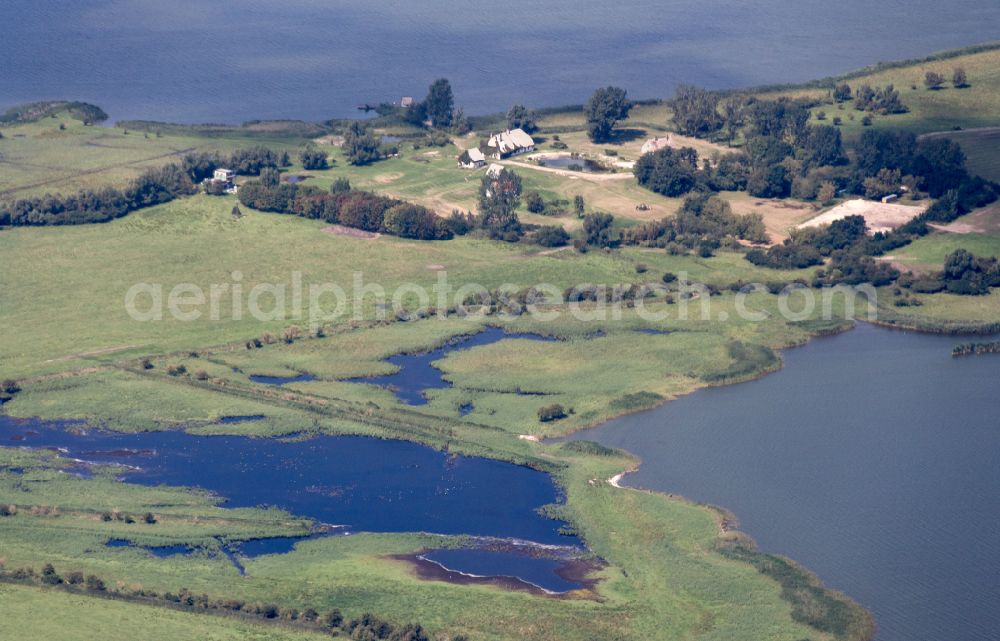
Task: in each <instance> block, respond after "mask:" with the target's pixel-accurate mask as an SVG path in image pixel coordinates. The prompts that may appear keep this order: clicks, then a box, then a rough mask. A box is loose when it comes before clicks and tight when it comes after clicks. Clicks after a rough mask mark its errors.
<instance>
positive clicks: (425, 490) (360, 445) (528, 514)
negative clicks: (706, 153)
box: [0, 416, 578, 545]
mask: <svg viewBox="0 0 1000 641" xmlns="http://www.w3.org/2000/svg"><path fill="white" fill-rule="evenodd" d="M64 427H65V425H64V424H59V423H43V422H39V421H32V420H29V421H22V420H14V419H10V418H8V417H5V416H0V442H2V443H3V444H5V445H9V446H29V447H46V448H53V447H58V448H62V449H63V451H64V456H66V457H69V458H79V459H84V460H87V461H92V462H106V463H118V464H126V465H130V466H135V467H138V468H139V469H138V470H136V471H132V472H128V473H126V475H125V477H124V478H125V480H126V481H128V482H130V483H140V484H143V485H158V484H165V485H174V486H197V487H200V488H203V489H206V490H210V491H212V492H214V493H216V494H218V495H220V496H223V497H225V498H226V503H225V506H226V507H253V506H260V505H275V506H278V507H280V508H282V509H285V510H287V511H288V512H291V513H292V514H295V515H297V516H304V517H309V518H312V519H315V520H316V521H319V522H320V523H326V524H333V525H343V526H346V527H347V528H348V529H349V530H351V531H368V532H411V531H422V532H431V533H436V534H470V535H477V536H489V537H501V538H510V539H523V540H526V541H534V542H538V543H545V544H564V545H573V544H576V543H578V541H577V539H575V538H573V537H565V536H561V535H560V534H559V528H560V527H561V525H562V524H561V523H559V522H557V521H553V520H550V519H547V518H544V517H542V516H540V515H539V514H537V513H536V512H535V509H536V508H538V507H540V506H542V505H545V504H548V503H553V502H556V501H558V500H559V494H558V492H557V488H556V486H555V485H554V483H553V482H552V479H551V478H550V477H549V476H548V475H547V474H545V473H543V472H538V471H536V470H531V469H529V468H526V467H520V466H517V465H512V464H510V463H504V462H501V461H494V460H490V459H484V458H474V457H465V456H452V455H448V454H446V453H444V452H438V451H436V450H433V449H431V448H428V447H425V446H422V445H418V444H415V443H409V442H405V441H390V440H378V439H374V438H364V437H353V436H337V437H334V436H317V437H313V438H310V439H308V440H298V441H281V440H275V439H257V438H246V437H240V436H193V435H190V434H186V433H184V432H178V431H170V432H144V433H138V434H119V433H112V432H103V431H96V430H94V431H87V432H84V433H76V432H69V431H66V429H64Z"/></svg>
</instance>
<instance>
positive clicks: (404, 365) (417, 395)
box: [251, 327, 556, 416]
mask: <svg viewBox="0 0 1000 641" xmlns="http://www.w3.org/2000/svg"><path fill="white" fill-rule="evenodd" d="M513 339H522V340H533V341H553V340H556V339H555V338H551V337H548V336H541V335H539V334H524V333H521V334H508V333H506V332H504V331H503V330H502V329H500V328H497V327H487V328H486V329H484V330H483V331H481V332H479V333H478V334H471V335H469V336H460V337H458V338H456V339H455V340H452V341H449V342H448V343H447V344H446V345H443V346H441V347H439V348H437V349H435V350H431V351H429V352H420V353H417V354H396V355H394V356H390V357H389V358H387V359H386V362H387V363H391V364H393V365H395V366H396V367H398V368H399V370H398V371H396V372H394V373H392V374H385V375H383V376H367V377H363V378H352V379H348V382H350V383H368V384H370V385H380V386H383V387H388V388H389V389H391V390H392V391H393V393H395V394H396V397H397V398H399V400H401V401H403V402H404V403H407V404H408V405H426V404H427V397H426V396H425V392H427V391H428V390H431V389H443V388H446V387H451V386H452V383H451V382H450V381H447V380H445V378H444V376H443V375H442V372H441V370H439V369H437V368H436V367H434V363H435V362H436V361H439V360H441V359H442V358H444V357H445V356H447V355H448V354H450V353H451V352H455V351H459V350H463V349H470V348H473V347H480V346H482V345H490V344H492V343H497V342H500V341H502V340H513ZM251 378H252V377H251ZM465 407H466V406H463V407H462V408H460V409H459V414H460V415H462V416H464V415H465V414H468V413H469V412H471V411H472V408H471V407H470V408H469V410H468V411H465V409H464V408H465Z"/></svg>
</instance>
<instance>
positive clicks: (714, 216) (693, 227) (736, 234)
mask: <svg viewBox="0 0 1000 641" xmlns="http://www.w3.org/2000/svg"><path fill="white" fill-rule="evenodd" d="M727 238H728V239H740V240H747V241H750V242H752V243H765V242H767V241H768V238H769V237H768V234H767V229H766V228H765V227H764V220H763V218H762V217H761V216H760V214H746V215H742V216H741V215H737V214H734V213H733V211H732V208H731V207H730V206H729V203H728V202H726V201H725V200H723V199H721V198H719V197H717V196H714V195H713V194H711V193H699V194H696V195H694V196H691V197H689V198H687V199H685V201H684V205H683V206H682V207H681V209H680V210H679V211H678V212H677V214H676V215H674V216H672V217H669V218H664V219H663V220H660V221H651V222H648V223H643V224H641V225H636V226H633V227H629V228H627V229H625V230H624V231H623V232H622V243H623V244H625V245H641V246H643V247H667V246H669V245H671V244H676V245H680V246H682V247H684V248H687V249H696V248H697V249H698V250H699V251H700V252H701V249H702V248H704V249H705V250H706V251H704V252H701V253H703V254H705V253H707V254H708V255H711V252H712V251H714V250H715V249H717V248H718V247H720V246H721V244H722V242H724V241H725V240H726V239H727Z"/></svg>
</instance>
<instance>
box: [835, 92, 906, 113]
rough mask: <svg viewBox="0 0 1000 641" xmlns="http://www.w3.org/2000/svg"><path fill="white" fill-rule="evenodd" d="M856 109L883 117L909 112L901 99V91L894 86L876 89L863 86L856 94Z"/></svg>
mask: <svg viewBox="0 0 1000 641" xmlns="http://www.w3.org/2000/svg"><path fill="white" fill-rule="evenodd" d="M845 86H846V85H845ZM849 90H850V89H849V88H848V91H849ZM848 95H849V94H848ZM854 108H855V109H857V110H858V111H867V112H871V113H877V114H880V115H883V116H884V115H888V114H902V113H906V112H907V111H908V109H907V108H906V105H904V104H903V101H902V100H901V99H900V97H899V91H897V90H896V88H895V87H893V86H892V85H886V86H884V87H875V88H872V87H871V86H870V85H861V86H860V87H858V89H857V91H855V92H854Z"/></svg>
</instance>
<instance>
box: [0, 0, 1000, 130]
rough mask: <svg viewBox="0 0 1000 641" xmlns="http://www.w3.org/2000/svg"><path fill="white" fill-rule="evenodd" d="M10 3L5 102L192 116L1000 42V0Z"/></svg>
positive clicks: (671, 77) (477, 108)
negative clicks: (440, 82) (489, 5)
mask: <svg viewBox="0 0 1000 641" xmlns="http://www.w3.org/2000/svg"><path fill="white" fill-rule="evenodd" d="M3 13H4V20H3V21H2V23H0V60H3V61H4V75H3V83H0V104H2V105H3V106H5V107H6V106H8V105H10V104H13V103H16V102H27V101H32V100H41V99H46V98H48V99H52V98H67V99H79V100H87V101H90V102H95V103H97V104H99V105H101V106H103V107H104V108H105V110H106V111H108V113H110V114H111V116H112V117H113V118H119V119H121V118H147V119H154V120H172V121H182V122H242V121H245V120H252V119H255V118H306V119H311V120H316V121H320V120H325V119H327V118H341V117H351V116H358V115H360V114H361V112H359V111H357V110H356V109H355V106H356V105H358V104H359V103H367V102H372V103H377V102H380V101H383V100H385V101H396V102H398V101H399V100H400V99H401V98H402V97H403V96H404V95H411V96H414V97H416V98H417V99H420V98H422V97H423V96H424V95H425V94H426V91H427V86H428V85H429V84H430V83H431V82H432V81H433V80H434V79H435V78H440V77H447V78H449V79H450V80H451V82H452V85H453V86H454V87H455V104H456V106H463V107H465V110H466V113H469V114H480V113H496V112H499V111H502V110H506V109H507V108H508V107H509V106H510V105H511V104H513V103H524V104H526V105H528V106H532V107H535V106H552V105H565V104H583V103H584V102H585V101H586V100H587V98H588V97H589V96H590V94H591V93H592V92H593V91H594V88H595V87H598V86H604V85H607V84H616V85H619V86H622V87H625V88H627V89H628V91H629V95H630V96H634V97H636V98H646V97H660V96H666V95H669V94H670V93H671V92H672V91H673V89H674V87H675V86H676V85H677V84H679V83H693V84H697V85H702V86H708V87H710V88H732V87H737V86H747V85H756V84H763V83H775V82H779V83H780V82H794V81H802V80H809V79H814V78H820V77H824V76H827V75H831V74H834V73H838V72H843V71H847V70H851V69H856V68H858V67H861V66H864V65H868V64H872V63H874V62H877V61H879V60H896V59H900V58H907V57H912V56H917V55H925V54H927V53H930V52H932V51H938V50H941V49H944V48H948V47H957V46H963V45H968V44H972V43H976V42H984V41H987V40H993V39H996V37H997V24H1000V3H997V2H996V0H951V1H950V2H936V1H932V0H880V1H879V2H871V1H870V0H841V1H840V2H828V1H827V0H768V2H766V3H747V2H744V1H742V0H717V1H715V2H702V1H701V0H673V1H671V2H669V3H664V2H650V1H649V0H624V1H622V2H613V3H609V2H600V1H598V0H551V1H549V2H543V3H542V2H536V1H534V0H510V1H509V2H507V3H505V4H504V7H503V14H504V18H502V20H506V21H507V23H506V24H505V25H504V26H502V27H498V24H497V23H498V20H501V18H499V17H498V16H497V15H496V12H493V11H484V10H483V7H482V6H481V5H480V4H478V3H470V2H433V3H403V2H398V1H397V0H370V1H369V2H364V3H357V2H355V3H350V2H343V1H342V0H337V1H332V2H265V1H264V0H244V1H243V2H241V3H239V9H238V10H233V7H232V5H231V4H230V3H205V2H196V1H195V0H176V1H174V2H167V3H157V2H149V1H140V0H90V1H88V2H79V0H45V1H44V2H38V0H5V2H4V3H3ZM220 25H225V28H224V29H220V28H219V26H220ZM498 29H500V30H503V31H504V32H505V36H504V37H497V32H498ZM39 52H44V55H39ZM916 80H919V79H916Z"/></svg>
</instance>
